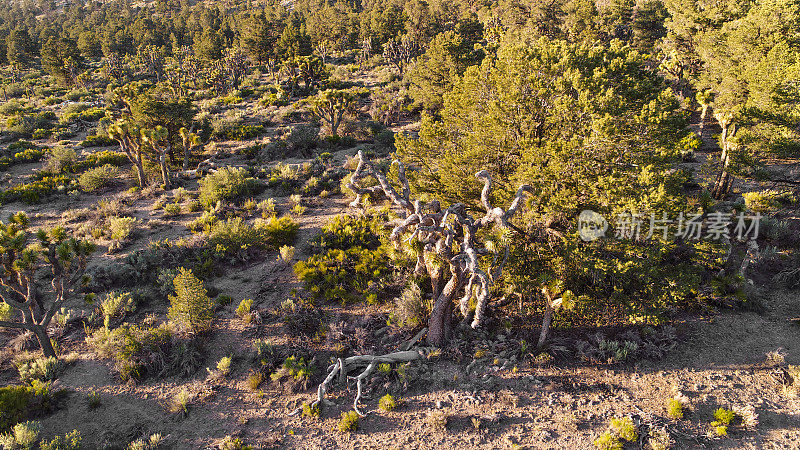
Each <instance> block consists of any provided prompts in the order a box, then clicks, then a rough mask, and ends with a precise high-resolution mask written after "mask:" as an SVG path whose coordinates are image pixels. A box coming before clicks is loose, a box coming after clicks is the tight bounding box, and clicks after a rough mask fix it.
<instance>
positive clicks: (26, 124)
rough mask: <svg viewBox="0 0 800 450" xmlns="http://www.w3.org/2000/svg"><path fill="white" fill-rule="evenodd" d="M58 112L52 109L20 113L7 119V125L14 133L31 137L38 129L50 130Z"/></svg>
mask: <svg viewBox="0 0 800 450" xmlns="http://www.w3.org/2000/svg"><path fill="white" fill-rule="evenodd" d="M55 120H56V114H55V113H54V112H52V111H43V112H40V113H28V114H23V115H18V116H14V117H11V118H9V119H8V120H6V127H7V128H8V129H9V131H11V132H12V133H16V134H18V135H21V136H27V137H30V136H32V135H33V133H34V132H36V130H50V129H51V128H53V126H54V124H53V122H55Z"/></svg>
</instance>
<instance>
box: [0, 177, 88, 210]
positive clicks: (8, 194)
mask: <svg viewBox="0 0 800 450" xmlns="http://www.w3.org/2000/svg"><path fill="white" fill-rule="evenodd" d="M71 182H72V180H71V179H70V178H69V177H68V176H66V175H55V176H43V177H42V178H41V179H39V180H35V181H31V182H30V183H25V184H21V185H17V186H14V187H12V188H10V189H8V190H6V191H4V192H2V194H0V201H2V202H3V203H11V202H15V201H22V202H24V203H27V204H36V203H41V202H42V201H44V199H45V198H46V197H47V196H49V195H53V194H54V193H56V192H66V191H67V190H68V189H69V188H70V186H72V184H71Z"/></svg>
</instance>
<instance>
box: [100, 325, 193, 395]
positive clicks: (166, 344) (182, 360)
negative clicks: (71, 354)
mask: <svg viewBox="0 0 800 450" xmlns="http://www.w3.org/2000/svg"><path fill="white" fill-rule="evenodd" d="M86 342H87V343H88V344H89V346H90V347H91V348H92V349H93V350H94V351H95V352H96V353H97V354H98V356H100V357H102V358H111V359H113V360H114V362H115V368H116V370H117V372H118V373H119V376H120V378H121V379H122V380H123V381H127V380H129V379H141V378H144V377H146V376H155V377H159V376H166V375H181V376H188V375H191V374H192V373H194V372H195V371H196V370H197V368H198V367H199V366H200V353H199V351H198V350H197V348H196V344H195V342H193V341H191V340H188V339H186V338H184V337H182V336H180V335H178V334H177V333H176V332H175V329H174V327H173V326H170V324H168V323H167V324H161V325H160V326H158V327H144V326H142V327H140V326H137V325H132V326H128V325H122V326H120V327H118V328H115V329H113V330H109V329H107V328H100V329H98V330H97V331H95V332H94V333H92V334H91V335H90V336H88V337H87V338H86Z"/></svg>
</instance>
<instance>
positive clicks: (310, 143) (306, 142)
mask: <svg viewBox="0 0 800 450" xmlns="http://www.w3.org/2000/svg"><path fill="white" fill-rule="evenodd" d="M284 138H285V139H286V145H287V146H288V148H289V150H290V151H292V152H294V153H295V154H296V155H301V156H308V155H311V154H312V152H313V150H314V149H316V148H317V146H318V145H319V128H318V127H315V126H313V125H297V126H295V127H292V129H291V130H290V131H289V133H288V134H287V135H286V136H285V137H284Z"/></svg>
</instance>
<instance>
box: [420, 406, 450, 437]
mask: <svg viewBox="0 0 800 450" xmlns="http://www.w3.org/2000/svg"><path fill="white" fill-rule="evenodd" d="M447 422H449V417H448V416H447V414H445V412H444V411H433V412H430V413H428V416H427V417H425V424H426V425H427V426H428V427H430V428H431V429H433V430H435V431H438V432H440V433H443V432H445V431H447Z"/></svg>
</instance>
